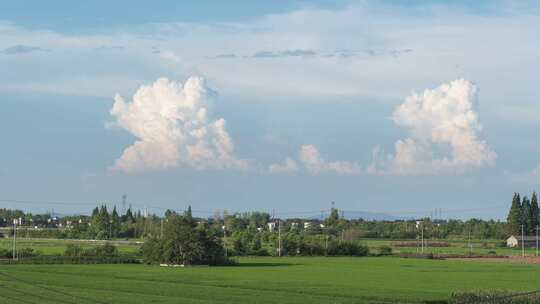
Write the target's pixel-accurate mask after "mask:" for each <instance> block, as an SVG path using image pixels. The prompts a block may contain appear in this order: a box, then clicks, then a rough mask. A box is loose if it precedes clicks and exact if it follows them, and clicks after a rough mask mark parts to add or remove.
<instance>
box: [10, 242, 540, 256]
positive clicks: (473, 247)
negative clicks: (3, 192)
mask: <svg viewBox="0 0 540 304" xmlns="http://www.w3.org/2000/svg"><path fill="white" fill-rule="evenodd" d="M104 242H106V241H84V240H65V239H55V240H51V239H26V238H19V239H18V240H17V247H18V248H32V249H34V250H35V251H38V252H40V253H43V254H46V255H52V254H56V255H58V254H62V253H63V252H64V250H65V249H66V246H67V245H68V244H78V245H81V246H82V247H86V248H89V247H92V246H95V245H96V244H103V243H104ZM110 242H111V243H112V244H114V245H115V246H116V247H117V248H118V250H119V252H120V253H124V254H129V255H136V254H137V253H138V251H139V247H140V243H137V241H134V240H133V241H125V240H122V241H110ZM359 242H360V243H363V244H366V245H368V247H369V248H370V250H371V252H375V253H376V252H377V251H378V250H379V248H380V247H381V246H390V247H392V249H393V251H394V253H400V252H401V253H403V252H405V253H410V252H419V251H421V248H420V242H417V241H416V240H387V239H362V240H360V241H359ZM402 243H406V244H409V245H410V246H407V247H402V246H398V245H399V244H402ZM433 243H446V244H447V245H448V246H445V247H434V246H432V245H433ZM413 245H414V246H413ZM1 248H4V249H11V248H12V239H10V238H0V249H1ZM424 251H425V252H427V253H433V254H469V253H473V254H481V255H487V254H493V253H495V254H497V255H507V256H513V255H521V248H506V247H505V246H503V244H502V241H500V240H472V241H471V243H470V246H469V243H468V241H467V240H453V241H452V240H450V241H449V240H426V241H425V248H424ZM535 252H536V249H535V248H530V247H529V248H525V254H526V255H529V256H532V255H534V254H535Z"/></svg>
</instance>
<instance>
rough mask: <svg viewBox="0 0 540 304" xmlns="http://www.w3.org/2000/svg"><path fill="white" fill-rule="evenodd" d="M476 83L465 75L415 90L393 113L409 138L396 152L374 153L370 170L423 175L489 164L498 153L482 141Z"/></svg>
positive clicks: (395, 120)
mask: <svg viewBox="0 0 540 304" xmlns="http://www.w3.org/2000/svg"><path fill="white" fill-rule="evenodd" d="M477 92H478V89H477V87H476V86H475V85H474V84H473V83H471V82H469V81H467V80H464V79H457V80H455V81H452V82H450V83H445V84H442V85H441V86H439V87H438V88H436V89H433V90H429V89H428V90H425V91H424V92H423V93H422V94H418V93H415V92H413V93H412V95H410V96H409V97H407V98H406V99H405V102H403V103H402V104H401V105H399V106H398V107H397V108H396V109H395V110H394V113H393V115H392V119H393V120H394V122H395V123H396V125H398V126H400V127H403V128H406V129H407V130H408V131H409V133H410V134H409V137H408V138H405V139H400V140H398V141H397V142H396V143H395V145H394V149H395V151H394V154H393V155H392V154H390V155H387V156H386V157H384V156H382V155H381V153H380V151H377V150H375V152H374V158H375V159H374V164H372V165H371V166H370V167H369V169H368V170H369V171H370V172H371V173H391V174H397V175H423V174H435V173H439V172H453V173H461V172H464V171H466V170H468V169H474V168H480V167H483V166H487V165H493V164H494V163H495V160H496V158H497V155H496V153H495V152H494V151H493V150H492V149H491V148H490V147H489V146H488V145H487V143H486V141H485V140H483V139H481V137H480V135H481V131H482V125H481V124H480V121H479V119H478V114H477V112H476V103H477Z"/></svg>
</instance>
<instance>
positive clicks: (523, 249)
mask: <svg viewBox="0 0 540 304" xmlns="http://www.w3.org/2000/svg"><path fill="white" fill-rule="evenodd" d="M521 257H525V225H521Z"/></svg>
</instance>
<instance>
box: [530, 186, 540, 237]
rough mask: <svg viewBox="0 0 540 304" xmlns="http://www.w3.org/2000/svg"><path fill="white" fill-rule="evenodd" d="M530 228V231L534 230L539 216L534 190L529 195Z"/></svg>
mask: <svg viewBox="0 0 540 304" xmlns="http://www.w3.org/2000/svg"><path fill="white" fill-rule="evenodd" d="M531 213H532V218H531V229H532V232H534V231H535V229H536V228H537V227H538V216H539V214H538V213H539V210H538V197H537V196H536V192H533V194H532V196H531Z"/></svg>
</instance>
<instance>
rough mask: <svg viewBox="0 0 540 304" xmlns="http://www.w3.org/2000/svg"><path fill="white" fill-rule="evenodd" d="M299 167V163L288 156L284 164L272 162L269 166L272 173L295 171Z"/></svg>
mask: <svg viewBox="0 0 540 304" xmlns="http://www.w3.org/2000/svg"><path fill="white" fill-rule="evenodd" d="M299 169H300V168H299V166H298V163H297V162H296V161H295V160H294V159H292V158H290V157H287V159H285V162H284V163H283V164H272V165H270V168H269V170H270V173H281V172H295V171H298V170H299Z"/></svg>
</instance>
